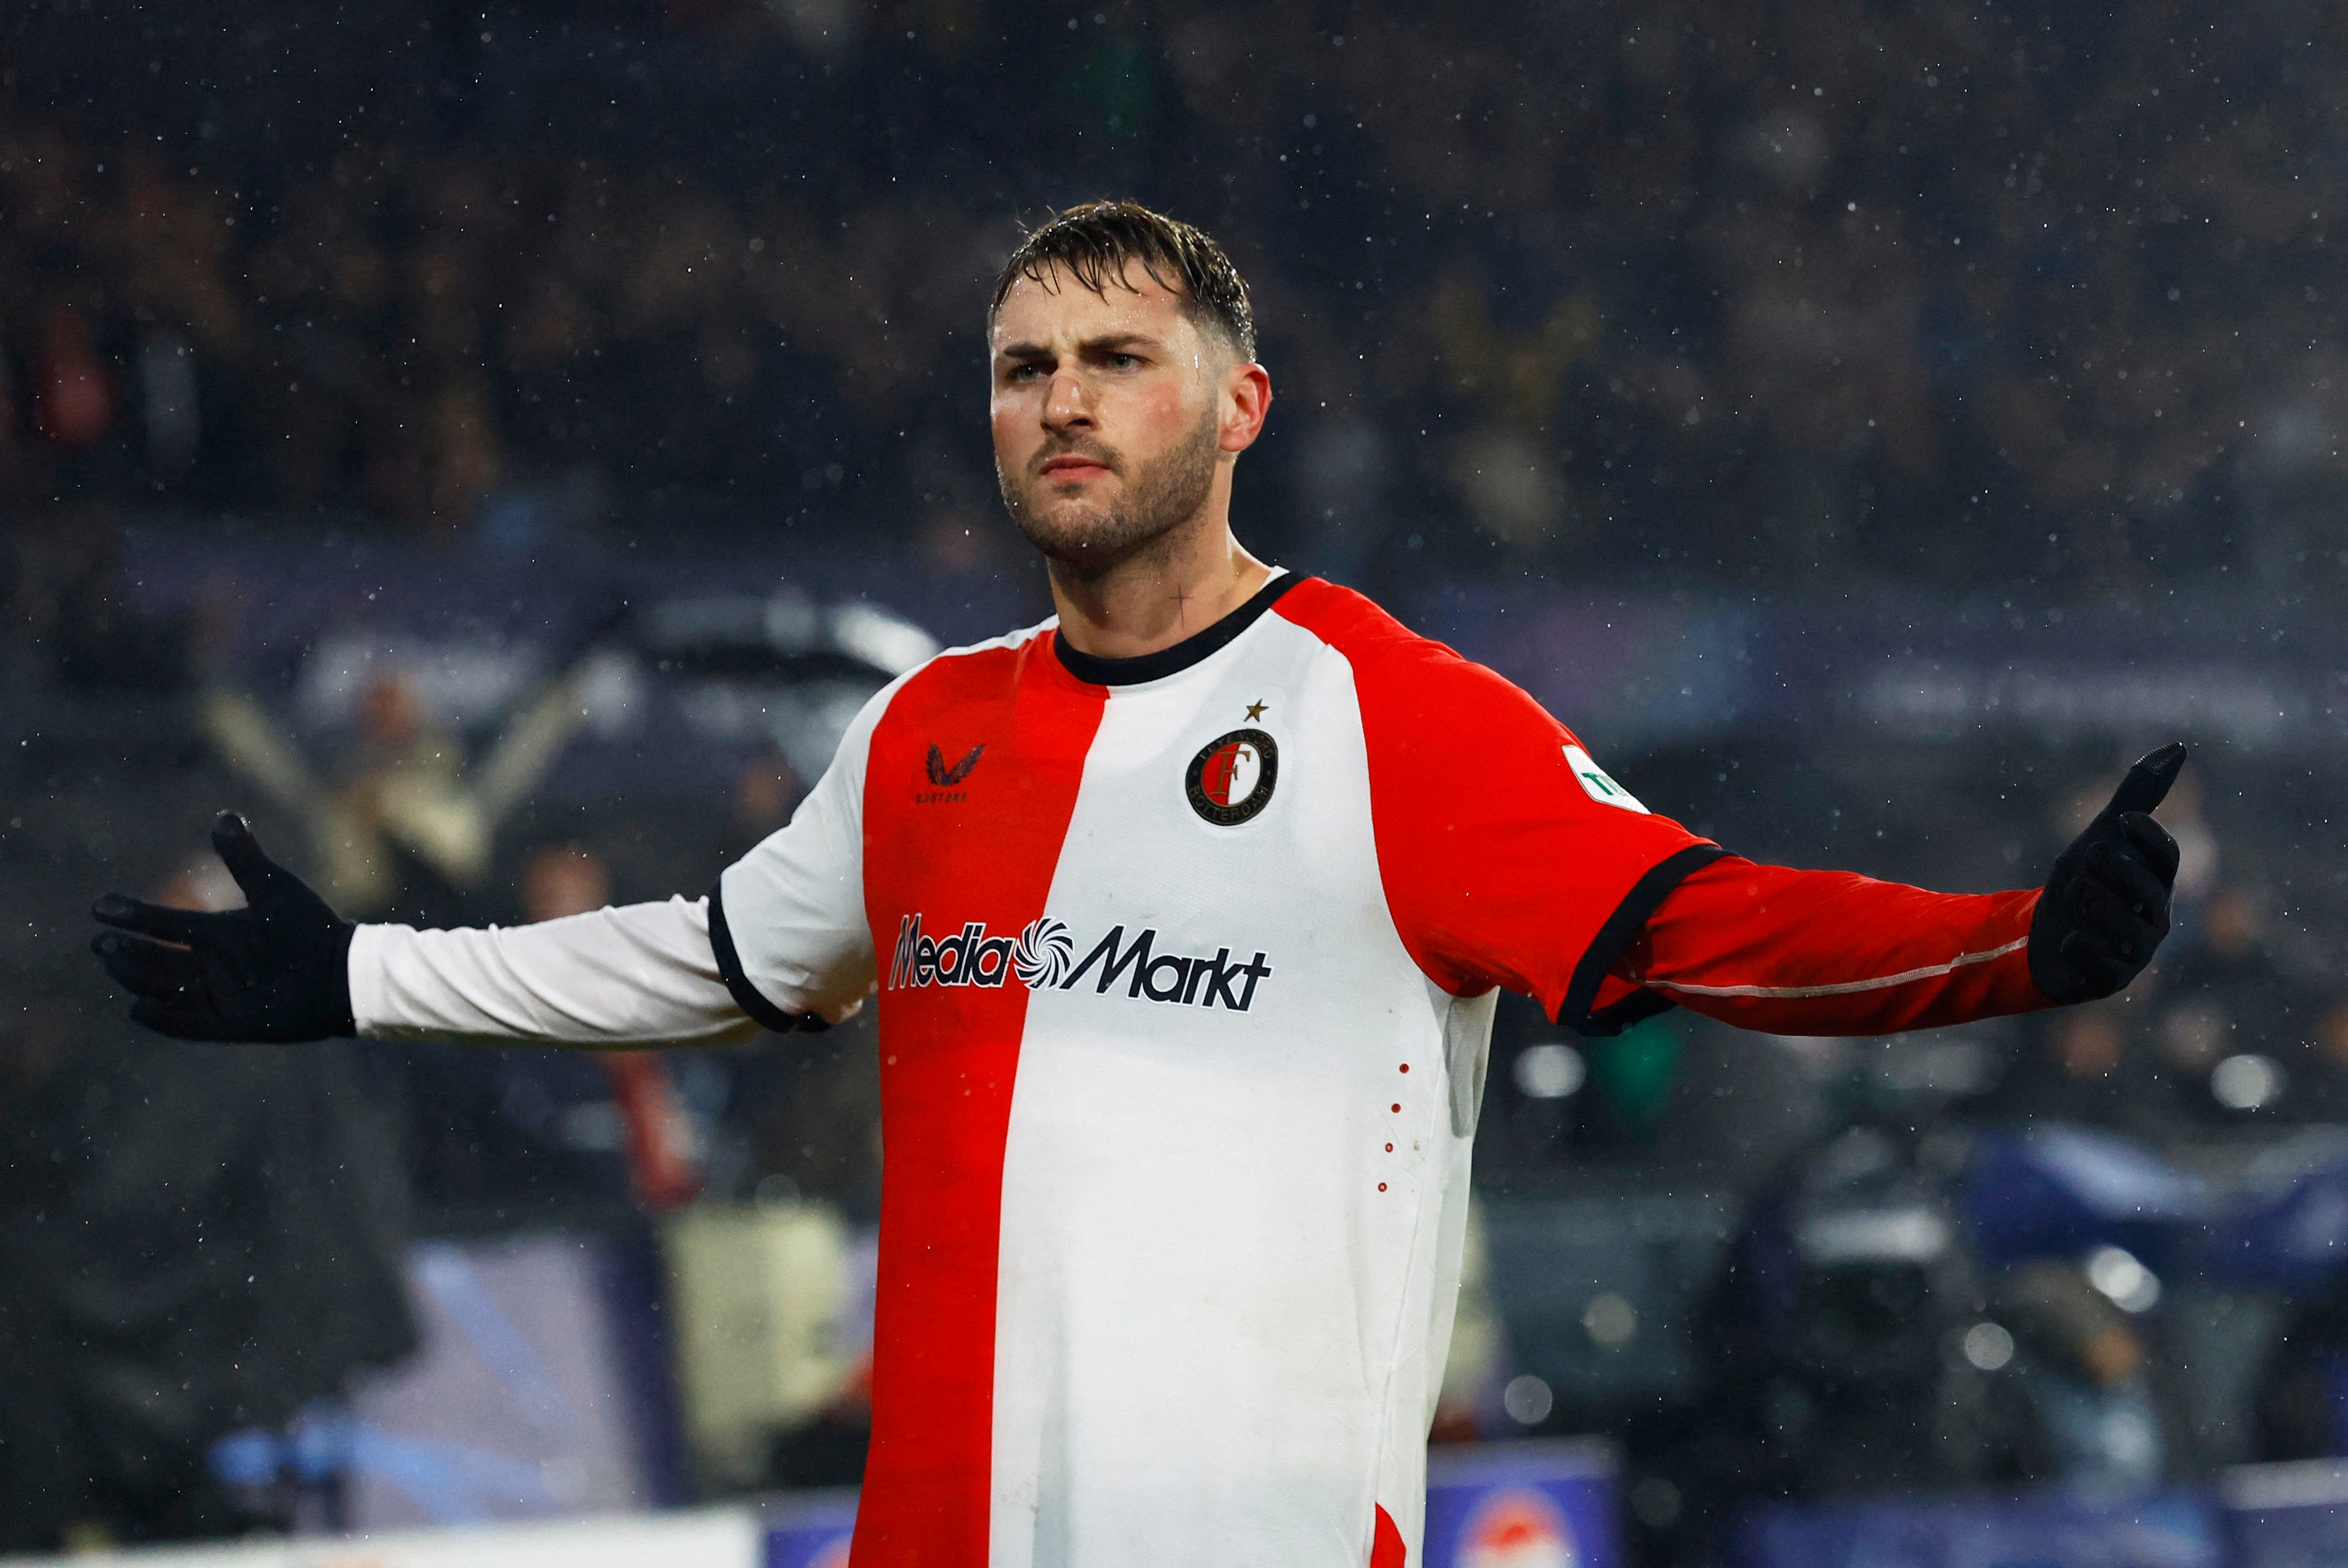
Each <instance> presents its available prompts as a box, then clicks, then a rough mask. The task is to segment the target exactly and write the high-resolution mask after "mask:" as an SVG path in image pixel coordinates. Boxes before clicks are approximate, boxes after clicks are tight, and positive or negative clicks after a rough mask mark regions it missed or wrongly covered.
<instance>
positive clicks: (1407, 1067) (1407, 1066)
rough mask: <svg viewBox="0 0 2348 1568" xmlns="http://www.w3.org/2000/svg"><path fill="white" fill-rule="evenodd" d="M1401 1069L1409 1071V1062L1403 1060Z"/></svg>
mask: <svg viewBox="0 0 2348 1568" xmlns="http://www.w3.org/2000/svg"><path fill="white" fill-rule="evenodd" d="M1402 1070H1403V1071H1405V1072H1408V1071H1410V1063H1409V1062H1407V1061H1406V1062H1404V1063H1403V1064H1402Z"/></svg>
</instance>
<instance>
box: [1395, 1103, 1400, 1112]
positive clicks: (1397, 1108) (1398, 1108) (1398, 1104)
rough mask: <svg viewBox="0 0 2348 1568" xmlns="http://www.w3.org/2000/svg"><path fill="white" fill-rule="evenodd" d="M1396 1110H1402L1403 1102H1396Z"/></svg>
mask: <svg viewBox="0 0 2348 1568" xmlns="http://www.w3.org/2000/svg"><path fill="white" fill-rule="evenodd" d="M1401 1109H1402V1105H1401V1102H1395V1110H1397V1111H1399V1110H1401Z"/></svg>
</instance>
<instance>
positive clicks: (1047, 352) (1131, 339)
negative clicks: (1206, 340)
mask: <svg viewBox="0 0 2348 1568" xmlns="http://www.w3.org/2000/svg"><path fill="white" fill-rule="evenodd" d="M1165 346H1166V345H1165V344H1164V343H1162V342H1160V341H1159V339H1157V338H1154V337H1151V336H1150V335H1149V334H1148V333H1103V334H1102V335H1101V336H1099V337H1088V338H1086V339H1085V340H1084V341H1083V342H1082V343H1078V344H1076V348H1077V351H1078V352H1079V353H1086V354H1115V353H1117V351H1118V350H1120V349H1128V348H1163V347H1165ZM1052 354H1053V350H1052V349H1051V347H1050V346H1049V345H1048V344H1045V343H1004V345H1003V346H1002V347H1001V348H999V349H996V350H995V351H994V357H995V358H997V359H1049V358H1051V357H1052Z"/></svg>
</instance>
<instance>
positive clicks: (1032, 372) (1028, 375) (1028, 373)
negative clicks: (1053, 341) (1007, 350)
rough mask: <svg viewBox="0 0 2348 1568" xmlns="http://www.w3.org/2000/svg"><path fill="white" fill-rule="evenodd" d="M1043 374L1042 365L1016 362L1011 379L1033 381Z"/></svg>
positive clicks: (1012, 368)
mask: <svg viewBox="0 0 2348 1568" xmlns="http://www.w3.org/2000/svg"><path fill="white" fill-rule="evenodd" d="M1041 374H1044V371H1043V367H1042V366H1040V365H1033V364H1014V365H1013V366H1012V367H1011V379H1012V380H1014V381H1033V380H1035V378H1036V377H1037V376H1039V375H1041Z"/></svg>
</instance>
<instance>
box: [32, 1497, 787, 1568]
mask: <svg viewBox="0 0 2348 1568" xmlns="http://www.w3.org/2000/svg"><path fill="white" fill-rule="evenodd" d="M758 1546H759V1539H758V1523H757V1519H756V1518H755V1517H754V1516H753V1515H752V1514H751V1513H750V1512H748V1511H747V1510H746V1509H733V1508H727V1509H710V1510H697V1511H695V1512H686V1513H662V1514H643V1515H636V1516H632V1517H623V1518H612V1519H579V1520H569V1521H565V1522H562V1523H560V1524H506V1525H489V1526H481V1527H476V1528H471V1529H459V1530H430V1531H414V1532H397V1533H392V1534H381V1535H375V1534H369V1535H352V1536H342V1537H336V1538H334V1539H314V1540H297V1541H273V1542H267V1543H265V1544H264V1543H240V1544H238V1545H234V1546H189V1547H150V1548H145V1549H141V1550H138V1551H130V1552H107V1553H77V1554H76V1555H74V1556H72V1557H61V1558H46V1557H44V1558H31V1557H20V1558H0V1563H9V1564H16V1565H21V1568H30V1565H31V1564H33V1563H70V1564H72V1568H643V1565H644V1564H646V1563H659V1564H661V1568H757V1564H758Z"/></svg>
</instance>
